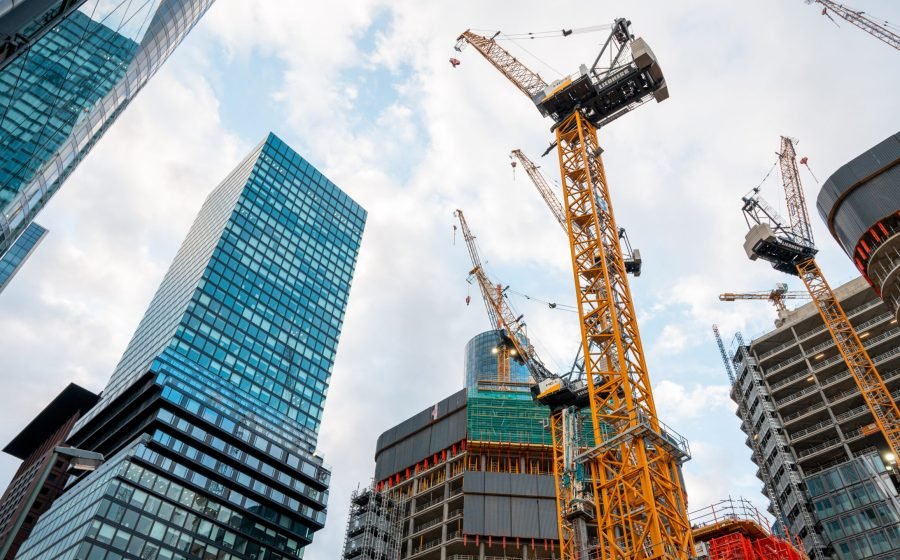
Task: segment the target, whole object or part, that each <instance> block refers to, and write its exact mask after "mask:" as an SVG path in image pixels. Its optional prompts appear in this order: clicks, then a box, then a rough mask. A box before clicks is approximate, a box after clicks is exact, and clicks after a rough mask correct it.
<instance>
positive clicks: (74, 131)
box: [0, 0, 213, 256]
mask: <svg viewBox="0 0 900 560" xmlns="http://www.w3.org/2000/svg"><path fill="white" fill-rule="evenodd" d="M212 2H213V0H146V1H141V2H135V1H131V0H87V1H85V2H83V3H82V4H81V6H80V8H78V9H77V10H73V11H66V10H63V11H62V12H59V10H57V11H56V12H54V13H65V14H67V15H65V17H63V18H62V19H60V20H59V21H58V23H56V24H55V25H53V26H52V27H50V29H49V30H48V31H46V32H42V34H40V36H39V38H37V39H36V40H34V41H33V42H32V43H30V44H29V45H28V46H26V47H24V48H23V49H22V50H21V52H18V53H17V55H16V56H15V57H13V58H11V59H10V60H9V61H8V63H6V64H5V65H4V66H3V67H2V69H0V256H2V255H3V253H5V252H6V251H7V250H8V249H9V247H10V245H11V244H12V243H13V242H14V241H15V240H16V239H17V238H18V236H19V235H20V234H21V232H22V231H24V229H25V228H26V227H27V226H28V224H29V223H30V222H31V221H32V220H33V219H34V216H35V215H36V214H37V213H38V212H39V211H40V210H41V208H43V207H44V205H45V204H46V203H47V201H48V200H49V199H50V197H52V196H53V194H54V193H55V192H56V191H57V190H58V189H59V187H60V185H61V184H62V183H63V181H65V179H66V178H67V177H68V176H69V175H70V174H71V173H72V171H73V170H74V169H75V167H76V166H77V165H78V163H79V162H80V161H81V160H82V159H83V158H84V156H85V155H86V154H87V153H88V151H89V150H90V149H91V148H92V147H93V145H94V144H95V143H96V142H97V140H98V139H99V138H100V136H101V135H102V134H103V133H104V132H105V131H106V130H107V128H108V127H109V126H110V125H111V124H112V122H113V121H115V119H116V118H117V117H118V115H119V114H120V113H121V112H122V110H123V109H124V108H125V107H126V106H127V105H128V103H129V102H130V101H131V100H132V99H133V98H134V96H135V95H137V92H138V91H140V89H141V88H142V87H143V86H144V85H145V84H146V83H147V81H148V80H149V79H150V77H151V76H152V75H153V74H154V73H155V72H156V70H157V69H158V68H159V67H160V66H161V65H162V63H163V62H164V61H165V60H166V58H168V56H169V55H170V54H171V53H172V52H173V51H174V50H175V47H177V46H178V44H179V43H180V42H181V40H182V39H184V37H185V36H186V35H187V33H188V32H189V31H190V30H191V28H192V27H193V26H194V24H195V23H196V22H197V21H198V20H199V19H200V17H201V16H202V15H203V13H204V12H205V11H206V9H207V8H208V7H209V6H210V5H211V4H212ZM68 4H72V3H71V2H70V3H68ZM5 17H10V16H7V15H5V14H4V15H3V18H5ZM53 21H55V20H53ZM0 23H5V20H3V19H2V18H0ZM38 23H40V22H36V23H35V25H37V24H38ZM0 27H2V25H0Z"/></svg>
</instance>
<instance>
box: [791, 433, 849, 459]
mask: <svg viewBox="0 0 900 560" xmlns="http://www.w3.org/2000/svg"><path fill="white" fill-rule="evenodd" d="M840 444H841V438H832V439H830V440H828V441H825V442H822V443H820V444H819V445H814V446H812V447H810V448H808V449H804V450H803V451H800V452H798V453H797V458H798V459H800V458H802V457H809V456H810V455H813V454H815V453H818V452H819V451H824V450H825V449H828V448H829V447H834V446H835V445H840Z"/></svg>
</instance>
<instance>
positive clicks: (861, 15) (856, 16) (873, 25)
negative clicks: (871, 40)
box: [806, 0, 900, 50]
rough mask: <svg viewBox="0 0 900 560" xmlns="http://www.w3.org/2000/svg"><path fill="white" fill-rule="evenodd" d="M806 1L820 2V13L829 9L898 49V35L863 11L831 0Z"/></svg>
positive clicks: (811, 1) (824, 13)
mask: <svg viewBox="0 0 900 560" xmlns="http://www.w3.org/2000/svg"><path fill="white" fill-rule="evenodd" d="M806 3H807V4H821V5H822V15H828V10H831V11H832V12H833V13H835V14H837V16H838V17H840V18H841V19H843V20H845V21H848V22H850V23H851V24H853V25H855V26H856V27H858V28H860V29H862V30H863V31H865V32H866V33H868V34H869V35H871V36H873V37H875V38H876V39H878V40H879V41H882V42H884V43H887V44H888V45H890V46H892V47H894V48H895V49H897V50H900V35H898V34H897V33H894V32H893V31H891V30H890V29H889V28H888V27H887V26H885V25H883V24H881V23H879V22H877V21H875V20H874V19H872V18H871V17H870V16H868V15H866V13H865V12H857V11H855V10H851V9H850V8H848V7H847V6H844V5H843V4H839V3H837V2H833V1H832V0H807V1H806Z"/></svg>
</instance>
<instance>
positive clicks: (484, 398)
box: [466, 391, 594, 447]
mask: <svg viewBox="0 0 900 560" xmlns="http://www.w3.org/2000/svg"><path fill="white" fill-rule="evenodd" d="M548 415H549V409H548V408H547V407H545V406H543V405H540V404H538V403H536V402H534V400H533V399H532V398H531V395H530V394H528V393H515V392H510V391H469V396H468V405H467V410H466V437H467V439H468V440H469V441H470V442H485V443H496V444H518V445H546V446H550V445H552V440H551V435H550V429H549V427H548V424H547V418H548ZM578 415H579V422H578V427H577V430H578V431H579V432H580V433H579V434H578V436H577V438H576V441H577V442H578V443H577V444H578V446H579V447H592V446H593V445H594V437H593V429H592V426H591V416H590V410H582V411H580V412H579V414H578Z"/></svg>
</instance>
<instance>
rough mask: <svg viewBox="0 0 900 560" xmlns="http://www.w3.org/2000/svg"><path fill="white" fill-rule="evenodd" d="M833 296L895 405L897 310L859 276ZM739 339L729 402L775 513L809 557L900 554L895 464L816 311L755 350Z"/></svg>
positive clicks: (760, 341)
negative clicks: (738, 412) (740, 414)
mask: <svg viewBox="0 0 900 560" xmlns="http://www.w3.org/2000/svg"><path fill="white" fill-rule="evenodd" d="M835 295H836V297H837V299H838V300H839V301H840V304H841V306H842V307H843V308H844V309H845V310H846V312H847V315H848V316H849V319H850V321H851V322H852V324H853V326H854V327H855V329H856V332H857V333H858V334H859V338H860V339H861V341H862V343H863V344H864V346H865V348H866V350H867V352H868V354H869V355H870V356H871V358H872V361H873V362H874V364H875V366H876V367H877V368H878V370H879V371H880V372H881V376H882V378H883V379H884V382H885V384H886V385H887V387H888V390H889V391H890V392H891V395H892V396H893V397H894V399H897V398H898V397H900V344H898V342H900V328H898V325H897V319H896V317H895V316H894V313H893V312H892V311H891V310H889V309H888V308H887V307H886V306H885V304H884V302H883V301H882V300H881V299H879V298H878V297H877V296H876V294H875V293H874V292H873V291H872V290H871V289H870V287H869V285H868V283H867V282H866V281H865V280H864V279H862V278H858V279H856V280H853V281H851V282H849V283H847V284H845V285H843V286H840V287H839V288H837V289H836V290H835ZM736 340H737V345H736V349H735V351H734V352H733V353H732V355H731V356H730V358H731V360H732V361H733V364H734V369H735V375H736V382H735V384H734V385H733V387H732V392H731V395H732V398H733V399H734V400H735V401H736V402H739V404H741V403H740V401H741V400H742V401H743V407H744V408H745V409H746V410H747V411H748V414H749V422H748V421H747V420H742V426H741V428H742V430H743V431H744V432H745V433H746V434H747V437H748V439H747V444H748V446H750V447H751V448H753V449H754V458H753V460H754V462H755V463H756V464H757V467H758V468H759V471H758V472H757V474H758V476H759V477H760V479H762V480H763V481H764V482H766V488H765V489H764V492H765V494H766V495H767V496H768V497H769V499H770V500H772V501H774V504H773V506H772V507H771V508H770V512H772V513H773V514H776V515H780V516H781V517H782V519H781V520H780V521H783V523H784V525H785V527H786V528H787V530H788V533H789V534H791V535H794V536H796V537H798V538H800V539H801V541H802V542H803V544H804V547H805V552H806V553H808V554H809V556H810V557H811V558H814V559H815V558H822V559H826V558H839V559H841V560H848V559H859V560H862V559H869V558H872V559H888V558H891V559H896V558H898V557H900V528H898V527H900V502H898V497H897V496H898V479H897V477H896V472H897V471H896V469H897V464H896V461H897V458H896V457H895V456H894V455H893V453H891V451H890V448H889V446H888V444H887V441H886V439H885V437H884V435H883V433H882V432H881V431H880V430H879V429H878V427H877V425H876V423H875V420H874V417H873V415H872V412H871V409H870V408H869V407H868V406H867V404H866V401H865V399H864V397H863V394H862V393H861V392H860V390H859V388H858V386H857V385H856V382H855V381H854V378H853V376H852V375H851V374H850V372H849V370H848V369H847V366H846V363H845V362H844V360H843V359H842V356H841V354H840V352H839V351H838V349H837V347H836V346H835V343H834V340H833V338H832V336H831V334H830V333H829V331H828V330H827V329H826V327H825V325H824V324H823V322H822V318H821V316H820V314H819V313H818V311H817V309H816V307H815V305H814V304H813V303H809V304H807V305H804V306H802V307H800V308H798V309H796V310H794V311H792V312H791V313H789V314H788V316H787V317H786V322H785V323H784V324H783V325H782V326H781V327H780V328H777V329H775V330H773V331H771V332H769V333H766V334H765V335H763V336H760V337H758V338H757V339H755V340H753V341H750V342H749V344H745V343H744V340H743V338H742V337H741V336H740V335H738V336H737V337H736ZM756 449H759V451H760V453H761V455H762V457H759V456H758V455H757V453H756ZM767 481H768V482H767ZM769 488H771V489H769Z"/></svg>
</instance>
